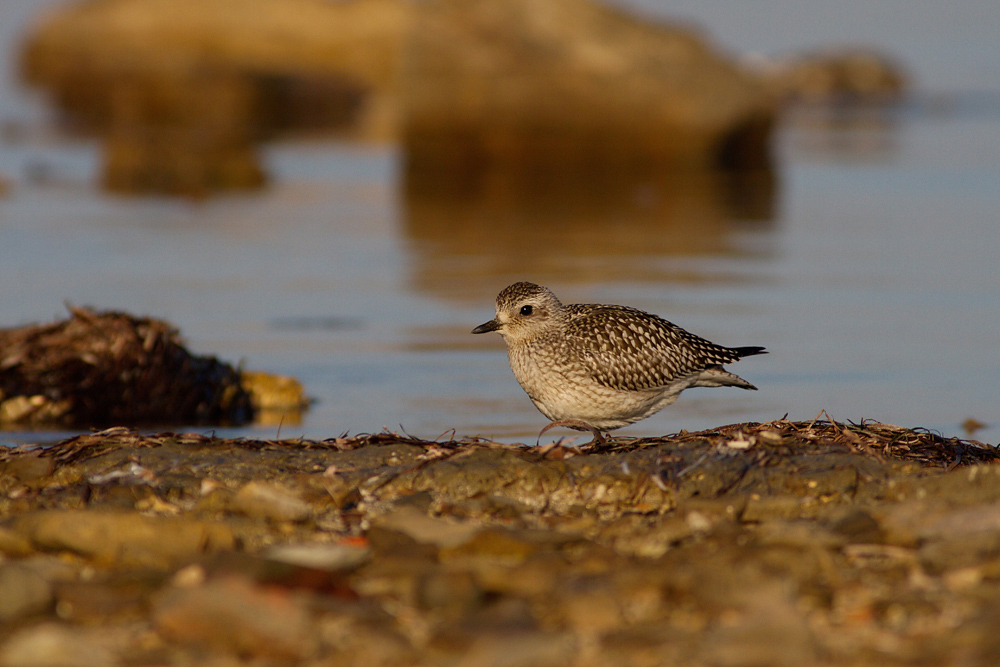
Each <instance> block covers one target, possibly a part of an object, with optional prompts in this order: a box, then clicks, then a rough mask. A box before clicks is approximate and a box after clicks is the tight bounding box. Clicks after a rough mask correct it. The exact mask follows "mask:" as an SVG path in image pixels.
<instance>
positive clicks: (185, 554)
mask: <svg viewBox="0 0 1000 667" xmlns="http://www.w3.org/2000/svg"><path fill="white" fill-rule="evenodd" d="M14 527H15V529H16V530H17V531H18V532H19V533H20V534H21V535H23V536H25V537H27V538H29V539H30V540H31V541H32V542H33V543H34V545H35V546H36V547H38V548H40V549H52V550H64V551H72V552H75V553H78V554H81V555H83V556H88V557H91V558H94V559H96V560H98V561H101V562H103V563H117V564H119V565H122V566H139V567H151V568H159V569H163V568H166V567H169V566H170V565H171V564H172V563H175V562H177V561H181V560H185V559H189V558H192V557H194V556H197V555H199V554H201V553H204V552H210V551H217V550H224V549H232V548H233V546H234V544H235V538H234V537H233V535H232V533H231V532H230V530H229V528H227V527H226V526H225V525H223V524H217V523H211V524H210V523H204V522H201V521H195V520H191V519H186V518H175V517H147V516H141V515H138V514H131V513H128V512H107V511H83V510H45V511H41V512H34V513H31V514H27V515H24V516H22V517H19V518H18V519H17V520H16V521H15V522H14Z"/></svg>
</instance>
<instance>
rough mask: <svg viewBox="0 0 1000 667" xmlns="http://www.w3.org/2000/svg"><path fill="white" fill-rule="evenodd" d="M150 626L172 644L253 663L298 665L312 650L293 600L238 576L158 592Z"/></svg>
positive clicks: (306, 621)
mask: <svg viewBox="0 0 1000 667" xmlns="http://www.w3.org/2000/svg"><path fill="white" fill-rule="evenodd" d="M153 624H154V627H155V628H156V630H157V632H159V633H160V634H162V635H163V636H164V637H167V638H169V639H170V640H172V641H176V642H179V643H181V644H188V645H194V646H197V647H201V648H205V649H208V650H211V651H214V652H220V653H228V654H232V655H237V656H245V657H251V658H256V659H265V660H267V659H271V660H281V661H291V660H298V659H302V658H306V657H309V656H310V655H312V654H313V653H315V651H316V648H317V646H316V640H315V638H314V635H313V634H312V633H313V631H314V627H313V622H312V619H311V618H310V616H309V614H308V612H307V611H306V609H305V607H304V606H303V604H302V603H301V602H300V601H299V600H298V599H296V598H293V597H291V596H290V595H288V594H287V593H283V592H281V591H276V590H267V589H265V588H262V587H257V586H254V585H253V584H252V583H251V582H249V581H248V580H246V579H244V578H242V577H238V576H231V577H225V578H220V579H218V580H215V581H210V582H208V583H206V584H205V585H203V586H198V587H195V588H167V589H165V590H163V591H162V592H161V593H160V594H159V595H158V596H157V598H156V599H155V601H154V603H153Z"/></svg>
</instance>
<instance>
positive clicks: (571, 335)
mask: <svg viewBox="0 0 1000 667" xmlns="http://www.w3.org/2000/svg"><path fill="white" fill-rule="evenodd" d="M568 308H569V310H570V320H569V323H568V325H567V328H566V338H567V342H568V343H569V344H570V345H571V347H572V348H573V349H574V351H575V353H576V355H577V356H578V358H579V359H581V360H582V361H583V364H584V366H585V367H586V369H587V370H588V371H589V372H590V374H591V375H592V377H593V378H594V380H596V381H597V382H599V383H600V384H602V385H605V386H607V387H612V388H614V389H622V390H631V391H638V390H643V389H658V388H661V387H665V386H667V385H669V384H671V383H672V382H673V381H675V380H677V379H679V378H682V377H685V376H688V375H691V374H692V373H697V372H700V371H702V370H704V369H706V368H708V367H709V366H716V365H721V364H727V363H731V362H734V361H737V360H738V359H739V358H740V356H741V355H740V353H739V352H737V351H736V350H731V349H729V348H725V347H722V346H721V345H716V344H715V343H711V342H709V341H707V340H705V339H704V338H699V337H698V336H695V335H694V334H692V333H688V332H687V331H685V330H684V329H681V328H680V327H678V326H676V325H674V324H671V323H670V322H667V321H666V320H664V319H661V318H659V317H657V316H656V315H651V314H649V313H646V312H644V311H641V310H637V309H635V308H629V307H627V306H600V305H590V304H574V305H571V306H568Z"/></svg>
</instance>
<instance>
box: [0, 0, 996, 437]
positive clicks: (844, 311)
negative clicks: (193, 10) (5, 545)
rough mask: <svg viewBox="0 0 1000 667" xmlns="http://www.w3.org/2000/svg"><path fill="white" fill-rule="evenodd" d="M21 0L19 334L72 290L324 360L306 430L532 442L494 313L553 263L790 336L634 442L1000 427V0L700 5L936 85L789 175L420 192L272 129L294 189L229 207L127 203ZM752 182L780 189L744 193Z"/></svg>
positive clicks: (233, 355)
mask: <svg viewBox="0 0 1000 667" xmlns="http://www.w3.org/2000/svg"><path fill="white" fill-rule="evenodd" d="M0 3H2V4H0V12H3V20H0V26H3V27H0V53H2V54H3V55H2V58H3V60H2V61H0V62H2V64H3V67H4V71H5V72H7V73H8V74H7V76H6V79H4V80H3V81H0V124H3V125H4V126H5V127H6V128H8V129H7V131H5V132H4V133H3V135H2V137H0V176H2V177H3V178H4V179H6V180H7V181H9V182H11V184H12V189H11V192H10V193H9V194H8V195H7V196H6V197H5V198H3V199H0V326H15V325H19V324H24V323H28V322H33V321H47V320H52V319H54V318H57V317H63V316H64V315H65V308H64V306H63V303H64V302H65V301H69V302H72V303H74V304H81V305H84V304H86V305H93V306H97V307H101V308H114V309H121V310H127V311H131V312H134V313H137V314H148V315H153V316H156V317H161V318H164V319H166V320H168V321H170V322H172V323H174V324H175V325H177V326H178V327H179V328H180V329H181V331H182V333H183V334H184V336H185V338H186V339H187V341H188V342H189V344H190V346H191V347H192V348H193V349H194V350H196V351H198V352H203V353H211V354H216V355H218V356H220V357H222V358H224V359H227V360H230V361H233V362H238V361H243V362H244V364H245V366H246V367H248V368H254V369H261V370H267V371H271V372H276V373H286V374H292V375H295V376H297V377H298V378H300V379H301V380H302V381H303V382H304V383H305V385H306V387H307V391H308V393H309V394H310V395H312V396H314V397H315V398H316V399H318V403H317V405H316V406H315V407H314V409H313V410H312V411H311V412H310V413H309V414H308V415H307V417H306V420H305V421H304V423H303V424H301V425H299V426H294V427H292V426H289V425H286V426H284V427H283V429H282V433H281V434H282V436H297V435H305V436H307V437H329V436H334V435H339V434H341V433H343V432H345V431H349V432H351V433H358V432H366V431H376V430H380V429H382V428H383V427H389V428H391V429H398V428H400V427H402V428H403V429H405V430H406V431H407V432H409V433H412V434H414V435H419V436H424V437H435V436H437V435H439V434H441V433H443V432H445V431H448V430H450V429H453V428H454V429H456V430H457V432H458V433H459V434H476V433H478V434H482V435H487V436H497V437H502V438H519V439H520V438H524V437H531V436H533V434H535V433H537V432H538V430H539V429H540V428H541V426H543V425H544V423H545V420H544V418H543V417H542V416H541V415H540V414H538V413H537V412H536V411H535V409H534V408H533V407H532V406H531V403H530V402H529V401H528V399H527V397H526V396H525V395H524V394H523V393H522V392H521V390H520V388H519V387H518V386H517V384H516V382H515V380H514V378H513V376H512V374H511V372H510V370H509V368H507V364H506V356H505V354H504V351H503V346H502V343H501V340H500V338H499V337H498V336H472V335H470V334H469V330H471V329H472V328H473V327H474V326H475V325H477V324H480V323H481V322H484V321H486V320H487V319H490V318H491V317H492V316H493V312H492V311H493V306H492V303H493V298H494V296H495V295H496V293H497V292H498V291H499V290H500V289H501V288H502V287H504V286H505V285H506V284H508V283H510V282H513V281H515V280H521V279H528V280H534V281H536V282H540V283H544V284H547V285H549V286H550V287H552V288H553V289H554V290H555V291H556V293H557V294H559V295H560V297H562V298H563V300H564V301H568V302H572V301H596V302H617V303H626V304H630V305H634V306H638V307H640V308H644V309H647V310H650V311H653V312H656V313H659V314H661V315H663V316H664V317H667V318H668V319H671V320H673V321H675V322H677V323H678V324H680V325H682V326H684V327H685V328H688V329H690V330H692V331H694V332H696V333H699V334H701V335H704V336H706V337H708V338H710V339H712V340H716V341H718V342H720V343H724V344H730V345H765V346H767V347H768V349H769V350H770V351H771V353H770V354H769V355H767V356H763V357H754V358H749V359H746V360H744V361H743V362H740V363H739V364H738V365H737V366H736V367H735V368H734V370H736V371H737V372H738V373H739V374H740V375H742V376H743V377H745V378H747V379H748V380H750V381H751V382H753V383H754V384H756V385H757V386H758V387H760V389H761V391H759V392H743V391H739V390H735V389H697V390H692V391H689V392H686V393H685V394H684V395H683V396H682V398H681V399H680V400H679V401H678V402H677V403H676V404H675V405H674V406H672V407H670V408H667V410H665V411H664V412H661V413H660V414H659V415H657V416H655V417H653V418H651V419H649V420H646V421H645V422H641V423H639V424H636V425H634V426H632V427H629V428H628V429H625V430H623V431H622V433H623V434H629V435H653V434H662V433H666V432H675V431H677V430H679V429H681V428H686V429H689V430H692V429H699V428H707V427H711V426H715V425H718V424H721V423H729V422H733V421H742V420H769V419H775V418H780V417H782V416H783V415H784V414H785V413H788V415H789V416H790V417H791V418H793V419H811V418H812V417H814V416H816V414H817V413H819V412H820V410H826V411H827V412H828V413H829V414H830V415H832V416H833V417H835V418H837V419H841V420H846V419H850V420H855V421H857V420H860V419H862V418H873V419H878V420H881V421H887V422H893V423H898V424H902V425H906V426H910V427H917V426H922V427H927V428H931V429H935V430H938V431H940V432H942V433H945V434H948V435H962V434H963V431H962V428H961V426H960V425H961V423H962V422H963V421H964V420H965V419H967V418H969V417H974V418H976V419H978V420H980V421H982V422H986V423H987V424H991V426H990V427H989V428H987V429H984V430H982V431H980V432H979V433H977V435H976V437H977V438H979V439H983V440H986V441H988V442H992V443H997V442H998V441H1000V404H998V403H1000V402H998V400H997V394H998V391H997V380H998V377H1000V347H998V338H1000V273H998V271H997V268H996V267H997V262H996V257H997V253H998V251H1000V45H998V40H996V38H995V31H994V30H993V29H992V27H991V26H996V25H998V24H1000V5H998V4H997V3H995V2H988V3H987V2H964V3H963V2H959V3H951V4H949V5H948V7H947V8H946V10H939V9H938V7H937V5H938V4H939V3H930V2H922V3H921V2H914V3H913V4H912V6H911V4H910V3H907V4H906V7H907V12H906V15H905V16H896V15H895V14H894V13H893V12H892V11H890V10H889V9H888V8H889V7H895V6H899V3H887V2H874V3H872V2H866V3H863V4H862V3H859V2H846V3H827V5H825V6H824V7H818V6H812V5H810V7H809V8H808V9H807V8H803V7H801V6H800V3H793V2H790V1H786V2H780V1H777V0H775V1H772V2H758V3H752V6H753V8H755V10H756V11H754V12H753V13H752V15H740V13H739V12H733V11H730V9H729V8H730V7H731V6H732V4H733V3H726V2H706V1H700V2H697V3H695V2H693V1H692V2H680V3H676V8H675V3H671V7H672V9H673V10H674V11H677V12H678V13H679V15H681V16H683V17H685V18H688V19H690V20H695V21H698V22H700V23H703V24H704V25H705V26H706V28H707V29H708V30H709V31H710V32H711V33H712V34H713V35H714V37H715V41H716V42H717V43H721V44H724V45H725V46H726V48H728V49H729V50H731V51H734V52H737V51H739V52H742V51H752V50H759V51H767V52H777V51H782V50H786V49H793V48H803V47H806V46H810V45H819V44H828V43H834V42H847V43H854V42H864V43H874V44H877V45H883V46H884V47H885V48H886V49H887V50H889V51H891V52H892V53H894V54H896V55H898V56H899V57H900V58H901V59H903V60H904V62H905V63H906V64H907V65H908V66H909V67H910V69H911V71H912V73H913V75H914V77H915V78H916V79H917V81H918V84H919V90H918V94H917V95H916V98H915V100H914V101H913V102H912V103H910V104H908V105H906V106H904V107H903V108H900V109H896V110H893V111H883V112H867V113H859V114H855V115H853V116H852V117H849V118H844V117H831V116H830V115H829V114H821V113H812V114H809V113H800V114H798V115H797V116H796V117H794V118H792V119H790V121H789V123H787V124H786V126H785V128H784V129H783V130H782V132H781V133H780V135H779V136H778V138H777V151H776V152H777V155H778V164H779V169H778V174H777V178H776V183H774V184H771V187H768V184H766V183H751V184H742V187H743V188H744V190H737V189H734V187H732V186H731V185H728V184H724V183H717V182H712V181H711V180H707V179H702V180H698V181H693V182H683V183H677V182H652V183H642V184H639V185H634V186H630V187H629V188H613V187H612V188H606V189H598V190H597V191H594V192H585V193H580V192H577V193H557V194H556V195H552V194H549V195H546V194H545V193H539V192H524V191H523V190H519V189H516V188H515V189H510V188H502V187H497V188H494V189H493V190H490V191H487V192H485V193H481V194H480V195H478V196H475V197H466V198H461V199H456V198H454V197H447V196H439V195H434V194H432V193H426V192H412V191H410V192H407V191H406V189H405V188H403V187H402V186H401V178H400V173H399V156H398V155H397V154H396V153H395V152H394V151H392V150H390V149H384V148H383V149H379V148H367V147H351V146H343V145H333V144H279V145H272V146H270V147H268V148H267V149H266V153H267V155H266V164H267V167H268V169H269V170H270V172H271V174H272V176H273V177H274V182H275V185H274V186H273V187H271V188H269V189H268V190H266V191H264V192H262V193H260V194H253V195H247V196H238V197H225V198H218V199H213V200H211V201H209V202H206V203H203V204H192V203H188V202H179V201H172V200H165V199H122V198H116V197H110V196H107V195H104V194H102V193H100V192H99V191H98V190H97V188H96V186H95V179H96V173H97V169H98V163H99V154H98V151H97V147H96V145H95V144H92V143H87V142H79V141H72V140H68V139H65V138H60V137H57V136H54V135H53V134H51V133H50V131H49V130H48V129H47V128H48V127H49V125H48V123H47V117H48V113H47V112H46V111H45V109H44V107H43V106H41V105H40V103H39V101H38V100H36V99H33V98H31V97H29V96H26V95H25V94H24V93H23V91H19V90H17V89H16V88H15V86H14V84H13V83H12V82H11V78H10V75H9V72H10V70H11V62H12V51H13V49H14V48H15V45H16V40H17V37H18V30H19V29H20V28H19V27H18V26H23V25H25V24H26V23H27V22H28V21H30V20H32V17H33V16H34V14H35V12H36V11H37V9H38V8H39V7H43V6H47V5H50V4H54V3H50V2H42V1H37V0H0ZM642 4H644V9H645V10H646V11H651V12H657V11H658V4H657V3H653V2H651V1H649V2H645V3H642ZM740 6H743V5H740ZM831 7H841V8H842V9H843V13H842V14H838V13H836V12H833V11H832V9H831ZM879 8H884V9H885V11H881V10H880V9H879ZM744 11H746V10H744ZM941 11H946V13H945V14H942V16H940V17H938V16H936V13H938V12H941ZM990 16H992V17H993V18H994V19H995V20H988V17H990ZM10 128H15V129H16V131H12V130H11V129H10ZM746 188H750V190H749V192H751V193H752V194H753V196H752V197H750V198H749V199H748V198H746V197H741V198H737V195H738V194H739V193H741V192H742V193H743V194H744V195H745V194H746ZM224 432H225V433H227V434H234V433H235V434H240V435H253V436H273V435H274V434H275V429H274V427H266V428H264V427H259V428H249V429H240V430H227V431H224ZM43 437H50V436H43V435H40V434H13V433H8V434H4V435H2V436H0V441H6V442H11V441H25V440H33V439H35V440H37V439H40V438H43Z"/></svg>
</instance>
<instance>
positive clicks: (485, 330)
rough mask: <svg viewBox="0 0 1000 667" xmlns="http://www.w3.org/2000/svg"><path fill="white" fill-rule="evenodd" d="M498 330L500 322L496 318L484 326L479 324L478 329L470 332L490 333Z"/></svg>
mask: <svg viewBox="0 0 1000 667" xmlns="http://www.w3.org/2000/svg"><path fill="white" fill-rule="evenodd" d="M499 328H500V322H499V320H497V318H495V317H494V318H493V319H492V320H490V321H489V322H486V323H485V324H480V325H479V326H478V327H476V328H475V329H473V330H472V333H489V332H491V331H496V330H497V329H499Z"/></svg>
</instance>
